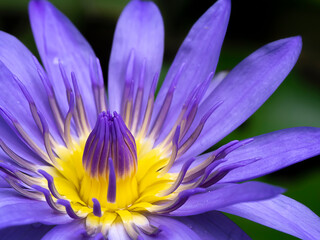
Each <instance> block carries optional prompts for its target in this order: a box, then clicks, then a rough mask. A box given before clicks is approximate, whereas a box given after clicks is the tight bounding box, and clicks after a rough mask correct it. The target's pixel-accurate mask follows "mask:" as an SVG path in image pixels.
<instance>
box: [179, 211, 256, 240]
mask: <svg viewBox="0 0 320 240" xmlns="http://www.w3.org/2000/svg"><path fill="white" fill-rule="evenodd" d="M176 219H177V220H179V221H180V222H182V223H184V224H185V225H187V226H189V227H190V228H191V229H192V230H193V231H194V232H196V233H197V234H198V235H199V237H200V239H208V240H209V239H212V240H214V239H216V240H224V239H225V240H227V239H233V240H245V239H246V240H248V239H251V238H250V237H249V236H248V235H247V234H246V233H245V232H244V231H243V230H242V229H241V228H240V227H239V226H238V225H236V224H235V223H234V222H232V221H231V220H230V219H229V218H227V217H226V216H224V215H223V214H222V213H219V212H217V211H212V212H208V213H204V214H199V215H195V216H189V217H180V218H176Z"/></svg>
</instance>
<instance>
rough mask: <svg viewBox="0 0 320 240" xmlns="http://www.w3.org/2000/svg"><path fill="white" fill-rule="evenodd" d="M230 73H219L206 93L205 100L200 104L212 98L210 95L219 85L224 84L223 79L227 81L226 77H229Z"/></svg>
mask: <svg viewBox="0 0 320 240" xmlns="http://www.w3.org/2000/svg"><path fill="white" fill-rule="evenodd" d="M228 73H229V72H228V71H222V72H219V73H217V74H216V75H215V76H214V77H213V79H212V81H211V82H210V85H209V87H208V89H207V91H206V93H205V94H204V96H203V99H202V100H201V102H200V104H201V103H202V102H203V101H204V100H206V99H207V97H209V96H210V94H211V93H212V92H213V90H214V89H216V88H217V87H218V85H219V84H220V83H221V82H222V80H223V79H225V77H226V76H227V75H228Z"/></svg>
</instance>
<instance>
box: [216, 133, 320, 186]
mask: <svg viewBox="0 0 320 240" xmlns="http://www.w3.org/2000/svg"><path fill="white" fill-rule="evenodd" d="M253 139H254V140H253V141H252V142H251V143H249V144H247V145H245V146H243V147H240V148H238V149H236V150H235V151H233V152H231V153H230V154H229V155H228V157H227V159H228V160H227V162H226V163H228V164H230V163H235V162H238V161H240V160H244V159H250V158H256V157H257V158H259V160H258V161H256V162H254V163H252V164H249V165H247V166H245V167H242V168H238V169H235V170H234V171H232V172H230V173H229V174H228V175H227V176H225V178H223V179H222V180H221V182H240V181H245V180H249V179H253V178H257V177H260V176H263V175H266V174H268V173H271V172H274V171H277V170H279V169H281V168H284V167H287V166H289V165H291V164H294V163H297V162H300V161H303V160H305V159H308V158H311V157H313V156H316V155H319V154H320V128H312V127H300V128H290V129H284V130H280V131H276V132H272V133H268V134H264V135H260V136H257V137H254V138H253Z"/></svg>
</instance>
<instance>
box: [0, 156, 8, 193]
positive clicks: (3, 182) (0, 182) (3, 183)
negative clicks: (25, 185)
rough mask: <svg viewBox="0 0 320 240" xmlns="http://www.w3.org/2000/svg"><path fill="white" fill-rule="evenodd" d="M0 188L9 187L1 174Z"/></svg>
mask: <svg viewBox="0 0 320 240" xmlns="http://www.w3.org/2000/svg"><path fill="white" fill-rule="evenodd" d="M0 156H1V155H0ZM1 157H2V156H1ZM0 188H10V185H9V184H8V183H7V182H6V181H5V180H4V179H3V178H2V177H1V176H0Z"/></svg>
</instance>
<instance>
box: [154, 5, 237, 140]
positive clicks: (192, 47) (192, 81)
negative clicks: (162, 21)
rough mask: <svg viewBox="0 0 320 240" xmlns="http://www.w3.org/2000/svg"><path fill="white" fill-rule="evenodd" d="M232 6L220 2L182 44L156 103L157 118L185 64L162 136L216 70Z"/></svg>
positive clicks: (196, 24) (155, 114)
mask: <svg viewBox="0 0 320 240" xmlns="http://www.w3.org/2000/svg"><path fill="white" fill-rule="evenodd" d="M230 8H231V2H230V0H219V1H217V2H216V3H215V4H214V5H213V6H212V7H211V8H209V9H208V10H207V12H206V13H205V14H204V15H202V17H201V18H200V19H199V20H198V21H197V22H196V23H195V24H194V26H193V27H192V28H191V30H190V32H189V34H188V36H187V37H186V39H185V40H184V42H183V43H182V45H181V47H180V49H179V51H178V53H177V55H176V57H175V59H174V61H173V63H172V65H171V67H170V69H169V71H168V74H167V76H166V78H165V80H164V83H163V85H162V87H161V89H160V91H159V94H158V96H157V99H156V102H155V110H154V113H153V120H154V118H155V117H156V116H157V114H158V111H159V109H160V108H161V105H162V104H163V102H164V99H165V96H166V93H167V91H168V89H169V88H170V85H171V82H172V81H173V80H174V78H175V75H176V74H177V72H178V70H179V69H180V68H181V66H182V65H183V64H185V66H184V70H183V72H182V74H181V76H180V78H179V81H178V83H177V86H176V89H175V92H174V98H173V100H172V103H171V108H170V111H169V113H168V116H167V119H166V124H165V131H164V132H162V135H160V139H161V138H162V136H166V135H167V131H169V130H170V129H171V128H172V126H173V124H174V121H175V120H176V118H177V117H178V115H179V110H180V109H181V108H182V105H183V103H184V101H185V99H186V96H188V95H189V93H190V92H191V91H192V90H193V89H194V88H195V86H196V85H197V84H199V83H200V82H203V81H205V80H206V79H207V77H208V76H209V74H210V73H211V72H214V71H215V68H216V66H217V63H218V59H219V55H220V49H221V46H222V42H223V39H224V36H225V33H226V29H227V26H228V21H229V16H230Z"/></svg>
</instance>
